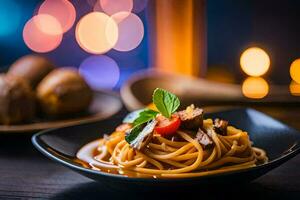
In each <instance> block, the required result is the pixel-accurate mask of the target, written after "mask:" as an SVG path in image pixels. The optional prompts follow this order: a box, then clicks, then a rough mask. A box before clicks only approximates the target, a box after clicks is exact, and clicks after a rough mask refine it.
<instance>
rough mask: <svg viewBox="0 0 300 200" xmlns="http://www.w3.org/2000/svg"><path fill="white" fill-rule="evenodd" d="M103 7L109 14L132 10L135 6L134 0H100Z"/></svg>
mask: <svg viewBox="0 0 300 200" xmlns="http://www.w3.org/2000/svg"><path fill="white" fill-rule="evenodd" d="M98 2H99V4H100V6H101V8H102V9H103V11H104V12H105V13H107V14H108V15H113V14H115V13H118V12H122V11H125V12H131V11H132V8H133V0H98Z"/></svg>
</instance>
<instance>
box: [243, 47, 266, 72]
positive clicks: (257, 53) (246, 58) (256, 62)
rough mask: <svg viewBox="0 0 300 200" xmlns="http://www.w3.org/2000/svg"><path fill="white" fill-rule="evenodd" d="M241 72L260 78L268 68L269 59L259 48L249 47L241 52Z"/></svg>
mask: <svg viewBox="0 0 300 200" xmlns="http://www.w3.org/2000/svg"><path fill="white" fill-rule="evenodd" d="M240 64H241V67H242V70H243V71H244V72H245V73H246V74H248V75H250V76H261V75H263V74H265V73H266V72H267V71H268V69H269V67H270V57H269V56H268V54H267V53H266V52H265V51H264V50H263V49H261V48H258V47H251V48H249V49H247V50H245V51H244V52H243V54H242V55H241V59H240Z"/></svg>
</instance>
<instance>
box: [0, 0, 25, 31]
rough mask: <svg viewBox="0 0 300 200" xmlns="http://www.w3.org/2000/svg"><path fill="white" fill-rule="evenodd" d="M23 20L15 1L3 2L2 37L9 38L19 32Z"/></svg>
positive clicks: (0, 8) (0, 19) (0, 14)
mask: <svg viewBox="0 0 300 200" xmlns="http://www.w3.org/2000/svg"><path fill="white" fill-rule="evenodd" d="M20 19H21V9H20V6H19V5H18V3H17V2H15V1H14V0H6V1H3V2H2V1H1V6H0V37H1V36H7V35H9V34H11V33H13V32H14V31H16V30H17V28H18V26H19V24H20Z"/></svg>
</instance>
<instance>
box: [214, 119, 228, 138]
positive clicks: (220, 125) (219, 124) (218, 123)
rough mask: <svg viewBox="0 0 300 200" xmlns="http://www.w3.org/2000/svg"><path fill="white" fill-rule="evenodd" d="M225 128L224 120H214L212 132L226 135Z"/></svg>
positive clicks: (226, 122)
mask: <svg viewBox="0 0 300 200" xmlns="http://www.w3.org/2000/svg"><path fill="white" fill-rule="evenodd" d="M227 126H228V121H226V120H223V119H218V118H217V119H215V120H214V130H215V131H216V133H218V134H220V135H227Z"/></svg>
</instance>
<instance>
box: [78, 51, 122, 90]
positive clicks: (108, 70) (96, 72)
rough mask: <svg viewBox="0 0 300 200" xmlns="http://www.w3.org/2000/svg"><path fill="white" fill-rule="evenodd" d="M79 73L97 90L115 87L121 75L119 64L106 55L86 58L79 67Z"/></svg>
mask: <svg viewBox="0 0 300 200" xmlns="http://www.w3.org/2000/svg"><path fill="white" fill-rule="evenodd" d="M79 73H80V74H81V75H82V76H83V77H84V78H85V79H86V81H87V82H88V84H89V85H90V86H91V87H92V88H93V89H95V90H97V89H111V88H113V87H114V86H115V85H116V84H117V83H118V80H119V77H120V69H119V67H118V64H117V63H116V62H115V61H114V60H113V59H112V58H110V57H108V56H105V55H94V56H90V57H88V58H87V59H85V60H84V61H83V62H82V63H81V65H80V67H79Z"/></svg>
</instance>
